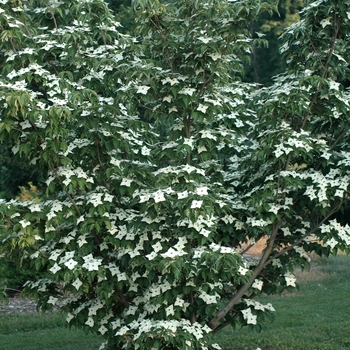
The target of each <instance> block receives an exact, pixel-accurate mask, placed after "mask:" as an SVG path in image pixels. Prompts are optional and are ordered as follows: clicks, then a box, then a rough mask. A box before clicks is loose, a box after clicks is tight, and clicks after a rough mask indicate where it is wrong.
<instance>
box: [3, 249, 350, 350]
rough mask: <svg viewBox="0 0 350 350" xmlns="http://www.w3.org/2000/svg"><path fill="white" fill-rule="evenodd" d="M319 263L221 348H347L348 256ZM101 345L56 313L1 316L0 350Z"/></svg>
mask: <svg viewBox="0 0 350 350" xmlns="http://www.w3.org/2000/svg"><path fill="white" fill-rule="evenodd" d="M321 263H322V265H321V266H320V267H316V268H313V269H312V270H311V271H310V272H308V273H306V272H303V273H300V274H299V280H300V281H301V285H300V290H299V291H298V292H296V293H292V294H290V293H289V294H285V295H282V296H274V297H265V298H263V299H262V300H261V301H262V302H271V303H272V304H273V306H274V307H275V309H276V316H275V319H274V321H273V323H268V324H267V325H266V328H265V329H264V330H263V331H262V332H261V333H252V332H249V331H248V330H247V329H242V330H233V329H229V328H227V329H224V330H223V331H222V332H221V333H219V334H217V335H216V340H215V341H216V342H217V343H219V344H220V345H221V347H222V348H223V349H224V350H243V349H246V350H255V349H257V348H260V349H262V350H272V349H276V350H283V349H284V350H287V349H288V350H293V349H295V350H341V349H350V257H349V256H345V255H340V256H338V257H336V258H334V257H332V258H330V259H327V260H322V261H321ZM100 344H101V338H99V337H96V336H93V335H87V334H85V333H84V332H82V331H77V330H69V329H67V328H66V327H65V321H64V318H63V316H62V315H60V314H59V313H53V314H43V315H32V314H27V315H0V349H1V350H96V349H98V348H99V346H100ZM142 350H148V349H142Z"/></svg>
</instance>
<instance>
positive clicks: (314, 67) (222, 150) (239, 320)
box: [0, 0, 350, 349]
mask: <svg viewBox="0 0 350 350" xmlns="http://www.w3.org/2000/svg"><path fill="white" fill-rule="evenodd" d="M2 2H3V4H4V7H3V10H2V12H1V13H0V16H1V18H0V19H1V21H2V22H1V23H3V24H2V25H3V26H4V30H5V31H7V33H8V34H7V38H8V39H7V40H3V41H2V45H3V48H4V50H5V51H6V57H7V58H6V63H5V65H4V68H3V71H2V75H1V79H0V88H1V92H2V95H1V99H2V100H3V101H4V103H3V104H1V105H0V108H1V124H0V135H1V137H2V140H4V141H5V142H9V143H11V142H12V143H13V144H14V145H15V149H14V150H15V151H16V152H17V153H18V154H19V155H21V156H23V157H25V158H27V159H28V160H29V161H30V162H36V164H37V166H38V167H40V168H42V169H46V170H47V171H48V174H47V180H46V185H47V189H46V193H45V196H46V197H45V198H43V199H42V201H40V202H39V203H37V202H33V201H30V200H29V201H21V202H20V201H14V200H12V201H9V202H8V203H6V204H3V205H2V206H1V212H2V215H3V218H4V221H5V223H6V226H7V228H8V229H9V232H11V234H10V235H9V236H8V238H7V239H6V241H5V242H4V244H5V249H6V250H7V252H8V254H10V253H11V254H12V255H13V256H15V257H18V259H20V260H21V261H23V264H24V265H25V266H26V267H27V268H29V269H33V270H35V271H38V273H40V278H38V279H37V280H33V281H29V282H28V283H27V286H26V287H27V293H29V294H30V295H32V296H34V297H35V298H36V299H37V300H38V303H39V306H40V307H42V308H43V309H46V308H50V307H51V306H52V305H55V304H56V303H57V302H58V300H60V302H61V303H62V304H63V310H64V311H66V312H67V321H68V322H69V324H70V325H76V326H79V327H85V328H88V329H90V330H92V331H94V332H98V333H100V334H102V335H104V337H105V338H106V342H105V343H104V344H103V345H102V346H101V349H103V348H109V349H119V348H125V349H139V348H155V349H208V348H210V347H211V348H215V349H219V348H220V346H219V345H218V344H211V342H210V335H211V334H212V333H215V332H218V331H219V330H220V329H222V328H223V327H225V326H227V325H232V326H246V325H248V326H251V327H257V328H259V327H261V324H262V322H264V321H265V320H266V317H267V316H268V315H269V314H270V313H271V312H273V311H274V309H273V306H272V305H270V304H268V305H262V304H261V303H259V302H257V301H256V300H254V298H255V296H257V295H259V294H261V293H269V294H271V293H280V292H282V291H283V290H285V289H287V290H289V289H292V288H293V287H295V286H296V279H295V277H294V275H293V271H294V269H295V268H296V267H301V268H306V267H308V264H309V256H308V253H309V252H316V253H317V254H320V255H328V254H330V252H334V253H336V252H337V250H338V249H342V250H344V251H347V252H348V251H349V243H350V228H349V226H342V225H340V223H338V222H337V221H336V220H329V219H330V217H331V216H332V215H333V214H334V213H335V212H336V211H337V210H338V209H339V208H341V207H342V206H343V205H344V204H345V203H346V202H347V201H348V198H349V182H350V181H349V179H350V178H349V170H350V169H349V167H350V161H349V159H350V153H349V149H348V144H349V142H348V141H349V131H348V130H347V128H346V125H348V123H349V120H348V118H349V117H348V115H349V114H348V104H349V92H348V91H347V90H344V89H343V88H342V85H341V81H343V80H344V78H347V77H348V70H347V63H346V62H347V61H348V59H347V57H349V52H348V46H347V45H346V40H347V36H348V33H349V21H348V11H349V6H348V4H343V5H342V4H339V3H338V1H336V0H327V1H323V2H319V1H317V2H313V3H310V4H309V5H308V6H307V7H306V8H305V9H304V12H303V19H302V20H301V21H300V22H298V23H296V24H294V25H292V26H291V27H289V28H288V29H287V30H286V31H285V33H284V35H283V37H282V39H283V45H282V48H281V49H282V51H283V52H284V54H285V57H286V62H287V68H288V69H287V72H286V73H285V74H284V75H281V76H280V77H279V78H278V79H276V81H275V83H274V85H273V86H271V87H268V88H263V89H259V90H255V89H254V87H252V86H250V85H247V84H245V83H242V82H241V79H242V74H243V71H244V67H243V64H242V62H243V61H244V60H245V55H248V54H250V52H251V47H252V46H251V45H252V44H254V41H253V40H252V39H251V37H250V28H249V24H250V23H252V22H253V21H255V20H256V19H257V17H258V15H259V14H260V13H261V11H263V10H266V9H268V10H271V9H272V7H271V6H270V5H269V4H267V3H261V2H260V1H235V2H227V1H226V0H217V1H212V0H207V1H203V0H201V1H197V0H181V1H180V0H179V1H169V3H166V4H165V3H163V2H159V1H147V0H139V1H137V2H135V11H136V15H137V18H138V24H139V27H138V28H137V32H136V34H137V40H133V39H132V38H130V37H128V36H125V35H121V34H120V33H119V32H118V28H117V23H116V22H115V18H114V17H113V15H112V14H111V13H110V11H109V10H108V8H107V6H106V4H105V3H104V2H103V1H98V0H93V1H88V2H85V1H80V0H76V1H71V2H69V3H63V2H60V3H58V2H50V3H48V4H47V3H46V2H41V1H35V2H33V3H32V7H29V8H26V10H25V11H24V9H22V8H21V7H19V8H15V10H14V9H13V4H12V3H10V2H9V1H7V0H2ZM27 6H28V5H27ZM26 13H30V16H26ZM44 24H45V26H44ZM32 28H33V29H32ZM28 31H29V32H28ZM28 33H30V35H29V34H28ZM255 43H257V44H258V43H259V40H255ZM260 43H261V41H260ZM262 237H268V241H267V245H266V248H265V249H264V251H263V254H262V256H261V258H260V259H250V258H249V257H248V256H247V254H246V253H247V252H249V249H250V247H251V246H250V244H252V242H254V240H258V239H260V238H262ZM247 244H248V246H247Z"/></svg>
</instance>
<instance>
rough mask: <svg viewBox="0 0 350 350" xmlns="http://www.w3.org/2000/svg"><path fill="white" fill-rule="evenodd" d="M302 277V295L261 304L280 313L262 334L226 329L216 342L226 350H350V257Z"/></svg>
mask: <svg viewBox="0 0 350 350" xmlns="http://www.w3.org/2000/svg"><path fill="white" fill-rule="evenodd" d="M299 277H300V278H299V279H300V280H301V281H302V283H301V285H300V290H299V291H298V292H296V293H293V294H286V295H283V296H274V297H265V298H263V299H262V300H261V301H262V302H271V303H272V304H273V306H274V307H275V309H276V313H275V314H276V315H275V319H274V321H273V323H269V324H266V329H264V330H263V331H262V332H261V333H252V332H249V331H248V330H246V329H242V330H236V331H235V330H233V329H226V330H224V331H223V332H222V333H220V334H218V335H217V336H216V341H217V342H218V343H219V344H220V345H221V347H222V348H223V349H224V350H243V349H246V350H255V349H257V348H260V349H262V350H272V349H276V350H283V349H285V350H287V349H288V350H293V349H295V350H341V349H350V257H349V256H345V255H340V256H338V257H337V258H334V257H332V258H329V259H327V260H322V266H320V267H316V268H314V269H312V270H311V271H310V272H308V273H306V272H303V273H299Z"/></svg>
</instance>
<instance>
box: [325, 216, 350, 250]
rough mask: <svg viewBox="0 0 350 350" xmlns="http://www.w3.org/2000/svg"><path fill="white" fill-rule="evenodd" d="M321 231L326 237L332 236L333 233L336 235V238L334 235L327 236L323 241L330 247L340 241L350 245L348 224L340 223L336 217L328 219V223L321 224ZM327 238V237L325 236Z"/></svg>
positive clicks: (349, 227)
mask: <svg viewBox="0 0 350 350" xmlns="http://www.w3.org/2000/svg"><path fill="white" fill-rule="evenodd" d="M320 229H321V233H322V234H324V235H325V236H326V237H327V236H328V237H329V236H330V234H332V236H334V233H335V234H336V235H337V237H338V240H336V238H335V237H332V238H329V239H328V240H327V241H325V239H324V241H325V243H326V244H327V245H329V246H330V247H331V248H334V247H335V246H337V244H338V243H339V242H340V241H342V242H343V243H345V244H346V245H350V226H349V225H348V224H346V225H341V224H340V223H339V222H338V221H337V220H336V219H333V220H330V221H329V222H328V224H323V225H322V226H321V227H320ZM326 239H327V238H326Z"/></svg>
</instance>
